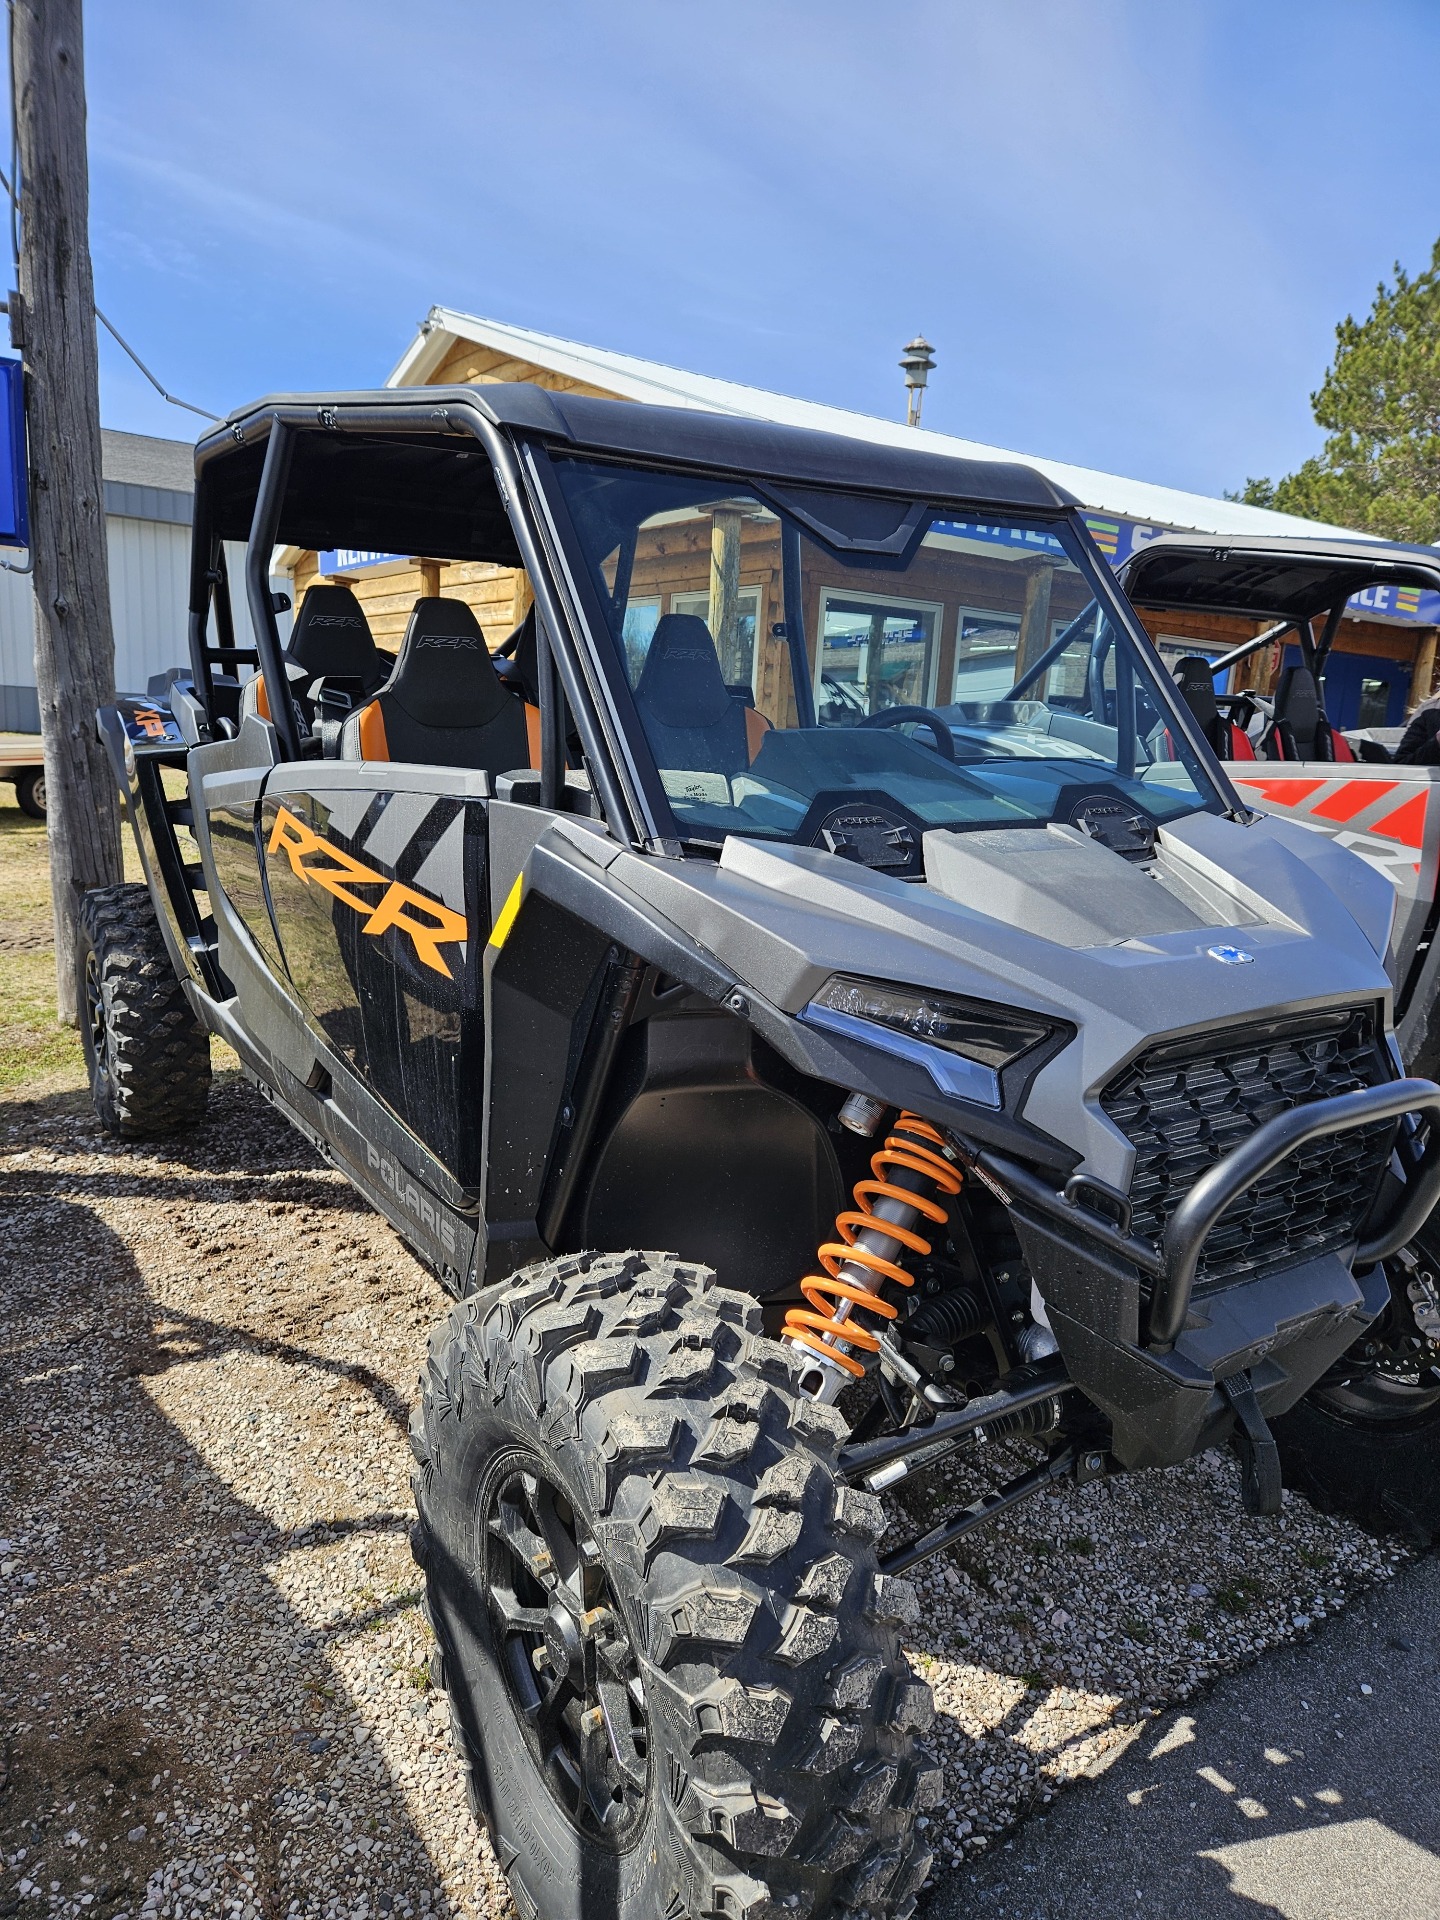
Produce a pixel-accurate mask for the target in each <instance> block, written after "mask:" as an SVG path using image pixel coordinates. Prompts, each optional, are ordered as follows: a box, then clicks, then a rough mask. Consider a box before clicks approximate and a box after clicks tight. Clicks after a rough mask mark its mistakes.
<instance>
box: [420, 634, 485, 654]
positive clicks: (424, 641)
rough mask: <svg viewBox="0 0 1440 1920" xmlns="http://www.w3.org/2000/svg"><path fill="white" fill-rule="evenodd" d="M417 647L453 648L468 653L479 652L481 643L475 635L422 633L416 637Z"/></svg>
mask: <svg viewBox="0 0 1440 1920" xmlns="http://www.w3.org/2000/svg"><path fill="white" fill-rule="evenodd" d="M415 644H416V646H417V647H452V648H454V649H456V650H457V651H459V650H460V649H462V648H463V650H464V651H465V652H466V653H475V652H478V650H479V647H480V642H479V641H478V640H477V639H476V638H475V636H474V634H473V633H420V634H417V635H416V636H415Z"/></svg>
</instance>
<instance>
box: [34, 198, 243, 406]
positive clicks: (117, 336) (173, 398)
mask: <svg viewBox="0 0 1440 1920" xmlns="http://www.w3.org/2000/svg"><path fill="white" fill-rule="evenodd" d="M12 165H13V162H12ZM0 187H3V188H4V189H5V192H6V195H7V196H8V198H9V201H10V231H11V238H12V240H13V241H14V243H15V248H16V253H17V257H18V250H19V240H18V236H17V235H16V233H15V214H16V211H17V209H18V208H19V205H20V199H19V196H18V194H17V193H16V192H15V189H14V188H13V187H12V186H11V184H10V182H9V180H8V179H6V177H5V174H4V172H3V171H0ZM95 318H96V319H97V320H98V321H99V322H100V324H101V326H102V327H104V329H105V331H106V332H107V333H108V334H109V335H110V336H111V338H112V339H113V340H114V341H115V342H116V344H117V345H118V346H119V347H121V348H122V349H123V350H124V352H126V353H127V354H129V356H130V358H131V359H132V360H133V361H134V362H135V364H136V366H137V367H138V368H139V369H140V371H141V373H143V374H144V376H145V378H146V379H147V380H148V381H149V382H150V384H151V386H152V387H154V389H155V391H156V392H157V393H158V394H159V396H160V398H161V399H162V400H168V401H169V402H170V404H171V406H172V407H183V408H184V409H185V411H186V412H187V413H198V414H199V416H200V418H201V419H202V420H218V419H219V418H220V415H219V414H218V413H211V411H210V409H209V408H208V407H197V406H195V405H193V404H192V402H191V401H189V400H181V399H179V398H178V397H177V395H175V394H173V393H169V392H167V390H166V389H165V388H164V387H162V386H161V384H160V382H159V381H158V380H157V379H156V378H155V376H154V374H153V373H152V372H151V371H150V369H149V367H147V366H146V364H145V362H144V361H143V360H142V359H141V358H140V356H139V354H138V353H136V351H135V349H134V348H133V347H132V346H131V344H130V342H129V341H128V340H127V339H126V338H125V336H124V334H122V333H121V332H120V329H119V328H118V327H117V326H116V325H115V323H114V322H113V321H112V320H107V319H106V318H105V315H104V314H103V313H102V312H101V311H100V309H99V307H96V308H95Z"/></svg>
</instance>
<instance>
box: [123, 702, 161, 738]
mask: <svg viewBox="0 0 1440 1920" xmlns="http://www.w3.org/2000/svg"><path fill="white" fill-rule="evenodd" d="M130 724H131V726H132V727H134V728H136V729H137V730H138V731H139V732H140V733H143V734H144V735H145V737H146V739H147V740H163V739H164V738H165V736H166V734H167V733H168V732H169V728H168V727H167V726H166V725H165V722H164V720H163V719H162V718H161V716H160V715H159V714H158V713H156V711H155V709H154V708H153V707H135V708H133V709H132V710H131V714H130Z"/></svg>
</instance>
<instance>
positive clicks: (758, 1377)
mask: <svg viewBox="0 0 1440 1920" xmlns="http://www.w3.org/2000/svg"><path fill="white" fill-rule="evenodd" d="M843 1432H844V1426H843V1422H842V1421H841V1420H840V1418H839V1416H838V1415H837V1414H835V1413H834V1412H832V1411H831V1410H830V1409H828V1408H824V1407H819V1406H817V1405H816V1404H815V1403H814V1402H813V1401H811V1400H809V1399H808V1398H807V1397H806V1396H804V1395H803V1394H801V1393H800V1392H799V1391H798V1389H797V1387H796V1384H795V1374H794V1370H793V1366H792V1363H791V1361H790V1359H789V1356H788V1355H787V1354H786V1353H785V1351H784V1349H783V1348H781V1347H780V1346H779V1345H778V1344H776V1343H775V1342H773V1341H770V1340H768V1339H766V1338H765V1337H764V1335H763V1334H762V1333H761V1330H760V1312H759V1308H758V1307H757V1306H756V1304H755V1302H754V1301H753V1300H751V1299H750V1298H749V1297H748V1296H746V1295H743V1294H739V1293H735V1292H732V1291H730V1290H729V1289H727V1288H724V1287H721V1286H719V1285H718V1284H717V1282H716V1280H715V1277H714V1275H713V1274H712V1273H711V1272H710V1271H709V1270H708V1269H707V1268H704V1267H697V1266H693V1265H690V1264H688V1263H685V1262H681V1261H679V1260H676V1259H673V1258H670V1257H668V1256H666V1255H662V1254H653V1253H628V1254H585V1255H579V1256H576V1257H573V1258H570V1259H561V1260H554V1261H549V1262H546V1263H545V1264H543V1265H541V1266H536V1267H532V1268H529V1269H527V1270H526V1271H524V1272H522V1273H519V1274H517V1275H516V1276H515V1278H514V1279H513V1280H512V1281H510V1282H509V1283H508V1284H507V1286H506V1287H505V1289H504V1291H503V1293H502V1294H501V1295H500V1296H499V1297H498V1298H495V1299H492V1300H488V1301H487V1300H483V1299H482V1300H472V1301H467V1302H462V1303H461V1304H460V1305H458V1306H457V1307H456V1308H455V1309H454V1310H453V1311H452V1313H451V1315H450V1317H449V1319H448V1320H447V1321H446V1322H445V1323H444V1325H443V1326H442V1327H441V1328H440V1329H439V1330H438V1332H437V1333H436V1334H435V1336H434V1337H433V1339H432V1341H431V1346H430V1354H429V1361H428V1366H427V1370H426V1374H425V1377H424V1381H423V1400H422V1404H421V1406H420V1407H419V1409H418V1411H417V1413H416V1416H415V1419H414V1421H413V1422H412V1427H411V1444H412V1447H413V1449H414V1453H415V1457H416V1460H417V1461H418V1463H419V1465H418V1469H417V1471H416V1474H415V1477H414V1488H415V1498H416V1505H417V1509H418V1513H419V1520H418V1523H417V1527H416V1532H415V1550H416V1558H417V1559H418V1561H419V1562H420V1564H421V1566H422V1567H423V1569H424V1572H425V1581H426V1589H427V1606H428V1611H429V1616H430V1621H431V1624H432V1626H433V1628H434V1631H435V1636H436V1640H437V1642H438V1657H437V1659H436V1661H435V1663H434V1670H435V1672H436V1674H437V1677H438V1680H439V1683H440V1684H441V1685H443V1687H444V1688H445V1690H446V1692H447V1694H448V1696H449V1702H450V1712H451V1722H452V1727H453V1729H454V1733H455V1738H456V1744H457V1746H458V1747H459V1750H460V1754H461V1757H462V1760H463V1761H464V1764H465V1767H466V1771H467V1776H468V1784H469V1791H470V1800H471V1805H472V1807H473V1809H474V1811H475V1814H476V1816H477V1818H478V1819H479V1820H480V1821H481V1822H482V1823H483V1824H484V1826H485V1827H486V1828H487V1829H488V1830H489V1833H490V1836H491V1840H492V1842H493V1844H494V1847H495V1851H496V1853H497V1855H498V1856H499V1859H500V1862H501V1865H502V1866H503V1867H504V1869H505V1871H506V1872H507V1874H508V1875H509V1877H510V1883H511V1887H512V1889H513V1891H514V1895H515V1900H516V1903H517V1905H518V1906H519V1909H520V1912H521V1913H522V1915H524V1916H525V1917H526V1920H535V1916H540V1920H596V1917H597V1916H600V1915H603V1916H604V1917H605V1920H681V1916H684V1917H685V1920H711V1917H712V1916H714V1917H715V1920H719V1917H720V1916H724V1920H762V1916H771V1915H773V1916H775V1920H780V1916H782V1915H783V1916H786V1917H787V1920H804V1916H807V1915H813V1916H816V1920H818V1916H820V1915H822V1914H834V1915H844V1916H847V1917H853V1920H858V1916H866V1917H867V1920H882V1917H883V1920H900V1917H902V1916H908V1915H909V1914H910V1913H911V1912H912V1910H913V1907H914V1895H915V1892H916V1890H917V1888H918V1887H919V1886H920V1885H921V1883H922V1882H923V1880H924V1878H925V1875H926V1873H927V1871H928V1869H929V1864H930V1861H929V1854H928V1851H927V1849H926V1847H925V1845H924V1843H923V1840H922V1839H921V1838H920V1836H919V1835H918V1834H917V1832H916V1827H915V1821H916V1816H917V1815H918V1814H919V1813H920V1812H921V1811H922V1810H923V1809H924V1808H925V1807H927V1806H929V1805H930V1804H932V1802H933V1801H934V1800H935V1799H936V1798H937V1797H938V1794H939V1791H940V1774H939V1769H938V1767H937V1766H936V1764H935V1762H934V1760H933V1759H932V1758H931V1757H930V1756H929V1754H928V1753H926V1752H925V1751H924V1750H923V1749H922V1748H919V1747H917V1746H916V1745H915V1741H914V1736H915V1734H916V1732H917V1731H919V1730H921V1729H923V1728H924V1727H925V1726H926V1725H928V1723H929V1721H930V1718H931V1715H932V1711H933V1708H932V1703H931V1699H930V1690H929V1688H928V1687H927V1686H926V1685H925V1684H924V1682H923V1681H920V1680H917V1679H916V1678H915V1677H914V1676H913V1675H912V1674H911V1672H910V1669H909V1667H908V1666H907V1665H906V1662H905V1658H904V1656H903V1654H902V1652H901V1650H900V1642H899V1635H898V1629H899V1627H900V1626H901V1625H902V1624H903V1623H904V1622H905V1621H907V1620H911V1619H913V1618H914V1612H915V1595H914V1590H913V1589H912V1588H911V1587H910V1586H909V1584H908V1583H907V1582H905V1581H901V1580H895V1579H887V1578H886V1577H884V1576H883V1575H882V1574H880V1573H879V1572H878V1571H877V1568H876V1564H875V1552H874V1547H875V1541H876V1539H877V1537H878V1534H879V1530H880V1526H881V1515H880V1506H879V1502H878V1501H877V1500H876V1499H875V1498H874V1497H873V1496H872V1495H870V1494H867V1493H864V1492H861V1491H857V1490H855V1489H853V1488H850V1487H847V1486H844V1485H843V1484H842V1483H841V1481H840V1480H839V1478H838V1477H837V1474H836V1470H835V1452H836V1447H837V1445H838V1443H839V1440H840V1439H841V1437H842V1435H843ZM572 1543H578V1545H572ZM547 1561H548V1562H549V1564H548V1565H547ZM567 1561H569V1563H570V1564H571V1566H572V1567H575V1568H577V1571H576V1572H575V1573H573V1574H572V1575H571V1576H570V1579H571V1585H570V1588H569V1592H570V1593H571V1595H572V1596H573V1595H574V1594H575V1591H576V1588H577V1587H578V1588H580V1589H585V1588H586V1587H587V1586H588V1591H583V1590H582V1591H580V1593H579V1599H580V1601H582V1602H584V1603H585V1604H586V1605H588V1606H593V1608H594V1609H595V1613H596V1615H597V1616H600V1617H605V1616H608V1618H609V1620H610V1622H612V1623H613V1624H611V1625H609V1626H606V1627H604V1628H602V1630H601V1638H602V1641H603V1643H604V1644H603V1646H602V1649H601V1652H600V1654H599V1655H598V1656H596V1657H597V1659H598V1665H597V1667H596V1671H597V1672H598V1673H599V1674H600V1676H601V1682H602V1684H601V1685H600V1688H599V1708H598V1709H597V1708H595V1707H591V1708H589V1709H587V1708H586V1707H585V1706H584V1704H583V1701H582V1700H581V1698H580V1697H579V1690H580V1688H581V1687H582V1685H583V1671H584V1669H583V1659H582V1656H581V1655H577V1653H576V1651H575V1649H576V1647H577V1645H578V1644H579V1643H580V1642H581V1641H582V1640H583V1637H584V1632H583V1628H584V1623H583V1621H582V1622H581V1626H580V1628H579V1629H577V1628H576V1626H575V1621H574V1613H575V1608H574V1606H573V1605H572V1603H571V1601H570V1600H568V1599H566V1598H564V1597H563V1596H562V1597H560V1598H557V1597H556V1595H557V1591H558V1588H559V1586H560V1585H562V1584H564V1580H563V1576H564V1575H565V1573H566V1563H567ZM586 1566H588V1569H589V1570H588V1572H586V1571H584V1568H585V1567H586ZM557 1574H558V1575H559V1576H562V1577H561V1578H558V1579H557ZM526 1608H529V1609H532V1611H530V1612H528V1613H527V1612H525V1611H524V1609H526ZM542 1608H544V1609H545V1611H544V1613H543V1614H542V1612H541V1609H542ZM552 1616H558V1617H552ZM539 1618H544V1619H545V1621H546V1622H547V1624H546V1626H545V1629H544V1631H543V1632H541V1631H540V1630H539V1628H538V1625H537V1621H538V1619H539ZM527 1620H528V1621H529V1625H528V1626H526V1625H524V1624H523V1622H525V1621H527ZM537 1648H538V1649H539V1650H540V1651H539V1659H538V1661H537V1659H536V1650H537ZM577 1662H580V1664H577ZM562 1669H563V1670H564V1672H565V1673H566V1674H567V1675H569V1676H570V1678H569V1680H567V1682H566V1684H565V1685H563V1686H560V1687H558V1688H557V1689H556V1693H555V1700H556V1701H558V1700H559V1699H560V1698H561V1696H562V1695H565V1694H566V1689H567V1687H568V1688H569V1689H570V1691H571V1692H573V1693H574V1694H575V1695H576V1697H575V1698H574V1699H573V1700H571V1701H569V1703H568V1704H567V1705H566V1706H565V1707H564V1709H563V1711H561V1712H560V1714H559V1717H558V1718H557V1719H553V1720H552V1721H551V1723H550V1724H551V1726H552V1727H553V1728H555V1729H558V1736H557V1737H556V1739H555V1744H556V1745H557V1746H559V1747H560V1748H561V1749H562V1750H564V1737H565V1734H566V1728H567V1727H569V1728H571V1729H572V1730H573V1728H574V1727H575V1726H576V1725H577V1724H580V1725H582V1726H583V1722H582V1719H581V1716H582V1714H584V1713H585V1712H587V1711H588V1713H589V1715H590V1724H591V1725H592V1726H593V1728H594V1731H595V1737H596V1739H597V1741H600V1742H603V1743H604V1744H603V1745H601V1746H600V1748H599V1757H598V1758H597V1759H593V1760H592V1759H590V1758H588V1756H591V1755H593V1754H594V1752H595V1750H594V1749H590V1748H586V1747H585V1746H584V1744H583V1741H579V1742H577V1741H576V1740H574V1739H573V1738H572V1739H571V1741H570V1749H569V1751H570V1755H571V1758H570V1775H566V1774H565V1773H564V1772H563V1770H562V1767H560V1766H557V1765H551V1766H549V1767H545V1766H543V1765H542V1760H541V1759H540V1758H539V1757H538V1756H539V1755H540V1754H541V1752H542V1751H544V1750H545V1747H546V1745H547V1744H548V1741H547V1743H542V1742H540V1741H539V1739H538V1738H537V1737H535V1736H534V1735H533V1733H532V1732H531V1731H527V1725H526V1723H525V1712H526V1710H527V1709H528V1712H529V1715H530V1720H529V1726H530V1727H531V1728H532V1729H533V1728H534V1727H535V1726H536V1725H537V1724H538V1722H539V1721H540V1720H541V1719H543V1717H544V1715H545V1713H546V1711H547V1710H546V1709H545V1707H544V1706H543V1704H542V1705H541V1706H539V1707H537V1706H536V1702H537V1701H543V1696H544V1694H545V1692H546V1691H547V1689H548V1688H549V1687H550V1686H551V1685H552V1684H553V1683H554V1681H555V1678H556V1676H557V1674H558V1673H560V1671H561V1670H562ZM576 1675H581V1676H582V1678H579V1679H577V1678H576V1677H575V1676H576ZM587 1697H590V1696H587ZM551 1710H552V1711H553V1710H554V1702H552V1709H551ZM567 1716H568V1718H567ZM612 1729H614V1730H615V1731H614V1732H613V1733H612ZM577 1753H578V1755H579V1756H580V1757H579V1758H578V1759H577V1758H576V1757H575V1756H576V1755H577ZM612 1761H614V1762H615V1764H614V1765H613V1766H612V1764H611V1763H612ZM622 1761H623V1762H624V1763H625V1764H624V1765H623V1766H622V1765H621V1764H620V1763H621V1762H622ZM627 1767H628V1773H627V1772H626V1768H627ZM607 1769H608V1770H609V1771H608V1775H607ZM572 1776H573V1777H572ZM607 1779H613V1781H614V1785H613V1787H611V1788H610V1789H609V1792H610V1798H609V1801H608V1812H607V1813H606V1818H607V1819H608V1820H609V1822H610V1832H609V1833H608V1834H607V1833H606V1832H604V1831H602V1827H601V1824H600V1821H599V1819H598V1818H597V1817H596V1807H597V1805H599V1806H600V1807H601V1808H602V1811H603V1810H605V1808H606V1806H607V1803H606V1801H605V1797H604V1795H605V1790H606V1783H607ZM577 1780H578V1781H579V1782H580V1783H581V1784H580V1786H577V1785H576V1781H577ZM587 1782H588V1783H589V1785H590V1786H591V1787H592V1789H594V1788H597V1787H598V1788H599V1789H600V1791H599V1792H593V1791H592V1794H591V1797H590V1798H588V1799H586V1798H584V1796H583V1791H582V1789H583V1786H584V1785H585V1784H586V1783H587ZM562 1800H563V1802H564V1804H562Z"/></svg>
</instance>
